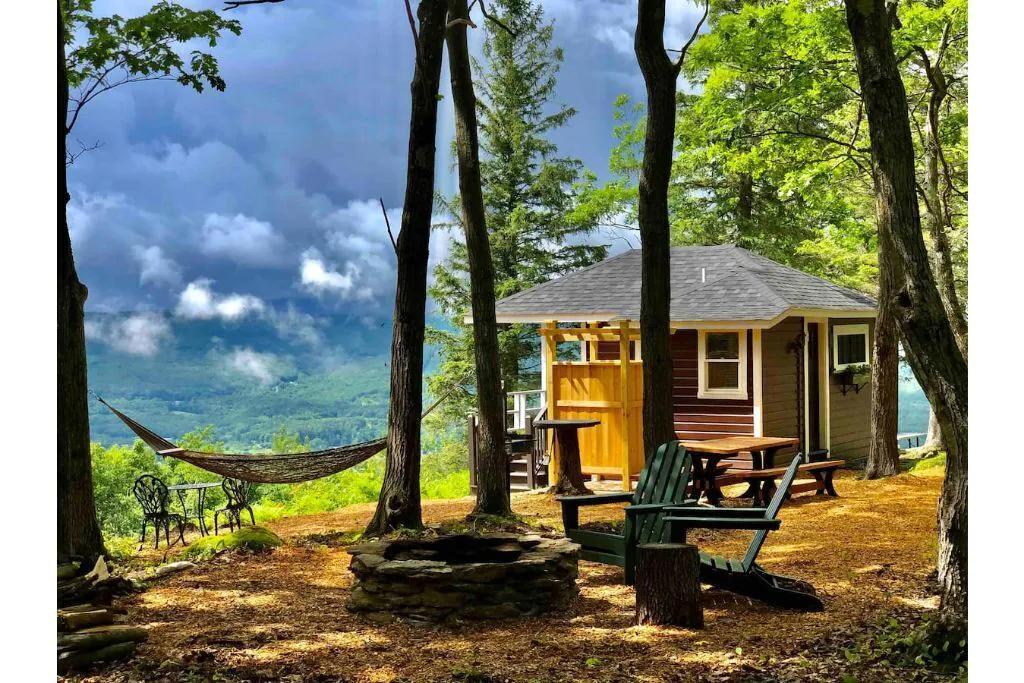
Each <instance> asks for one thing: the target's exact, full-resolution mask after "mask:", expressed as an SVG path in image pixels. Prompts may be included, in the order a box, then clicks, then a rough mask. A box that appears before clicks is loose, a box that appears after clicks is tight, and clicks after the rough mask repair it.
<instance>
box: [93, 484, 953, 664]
mask: <svg viewBox="0 0 1024 683" xmlns="http://www.w3.org/2000/svg"><path fill="white" fill-rule="evenodd" d="M941 475H942V472H941V470H935V471H927V472H925V473H922V474H909V473H905V474H901V475H899V476H897V477H894V478H891V479H887V480H881V481H861V480H857V479H855V478H853V476H852V475H850V474H844V475H840V477H839V478H837V484H836V487H837V489H838V490H839V493H840V495H841V496H842V497H840V498H835V499H833V498H818V497H807V496H798V497H795V498H794V499H793V500H792V501H790V502H789V503H787V504H786V505H785V506H784V507H783V509H782V512H781V514H780V516H781V518H782V520H783V522H782V528H781V529H780V530H779V531H777V532H773V533H772V534H770V535H769V537H768V541H767V543H766V544H765V546H764V548H763V549H762V551H761V555H760V558H759V562H760V563H761V564H762V565H763V566H764V567H765V568H766V569H768V570H769V571H773V572H777V573H781V574H786V575H789V576H794V577H798V578H801V579H804V580H806V581H809V582H810V583H812V584H813V585H814V586H815V587H816V588H817V590H818V593H819V595H821V596H822V598H823V600H824V602H825V605H826V609H825V611H824V612H823V613H818V614H803V613H798V612H789V611H785V610H779V609H774V608H771V607H768V606H765V605H762V604H759V603H757V602H754V601H750V600H748V599H746V598H742V597H737V596H733V595H731V594H729V593H725V592H722V591H718V590H710V589H709V590H707V591H706V592H705V594H704V605H705V611H704V614H705V624H706V627H705V628H704V629H703V630H699V631H696V630H687V629H677V628H664V627H638V626H634V625H633V624H632V621H633V610H634V601H635V596H634V593H633V590H632V589H631V588H629V587H626V586H623V585H622V584H621V578H622V570H621V569H617V568H614V567H606V566H603V565H598V564H594V563H590V562H580V578H579V586H580V591H581V594H580V597H579V599H578V600H577V601H576V602H575V604H573V605H572V607H571V608H570V609H568V610H567V611H565V612H562V613H558V614H553V615H548V616H543V617H537V618H530V619H522V620H512V621H501V622H485V623H477V624H469V625H466V626H463V627H458V628H456V629H441V630H431V629H424V628H418V627H411V626H406V625H403V624H393V625H386V626H381V625H376V624H371V623H369V622H367V621H365V620H364V619H361V618H359V617H357V616H354V615H352V614H349V613H348V612H347V611H346V610H345V607H344V604H345V600H346V598H347V597H348V593H349V590H350V588H351V585H352V575H351V574H350V573H349V571H348V560H349V558H348V555H347V553H346V552H345V550H344V547H341V545H340V544H339V543H331V542H330V539H331V538H336V537H342V534H341V533H335V532H351V531H358V530H361V529H362V528H363V527H364V526H365V524H366V523H367V521H368V520H369V519H370V517H371V515H372V513H373V505H369V504H368V505H357V506H352V507H349V508H346V509H344V510H341V511H338V512H335V513H329V514H322V515H313V516H307V517H295V518H290V519H283V520H279V521H277V522H274V523H271V524H268V525H267V526H269V527H270V528H272V529H273V530H274V531H275V532H277V533H278V534H279V535H280V536H281V537H282V538H284V539H286V541H287V542H286V545H285V546H284V547H281V548H278V549H275V550H274V551H272V552H268V553H261V554H225V555H222V556H220V557H217V558H215V559H213V560H210V561H208V562H205V563H202V564H200V565H199V566H197V567H195V568H193V569H191V570H188V571H185V572H183V573H181V574H178V575H174V576H172V577H170V578H168V579H165V580H162V581H161V582H159V583H157V584H156V585H154V586H152V587H151V588H150V589H149V590H147V591H145V592H143V593H140V594H137V595H134V596H131V597H129V598H126V599H124V600H123V601H122V604H123V605H124V606H125V607H126V608H127V610H128V615H127V620H128V622H129V623H132V624H137V625H143V626H145V627H146V628H148V629H149V632H150V637H149V641H148V642H147V643H145V644H144V645H142V646H141V647H140V648H139V649H138V651H137V655H136V656H135V658H134V659H133V660H131V661H129V662H122V663H119V664H114V665H111V666H108V667H106V668H105V669H104V670H103V671H102V672H97V673H93V674H91V675H90V674H88V673H87V674H86V675H85V676H84V677H83V676H78V677H76V678H75V680H83V681H85V680H89V681H101V680H102V681H133V680H153V681H186V680H188V681H191V680H226V681H242V680H252V681H268V680H286V681H335V680H337V681H360V682H362V681H367V682H369V681H480V682H483V681H506V680H512V681H620V680H635V681H689V680H697V679H702V680H765V681H767V680H794V681H795V680H833V681H834V680H843V677H844V676H848V675H849V676H852V677H853V679H855V680H859V681H867V680H908V679H910V678H914V679H915V680H923V679H929V680H930V679H931V678H934V677H933V676H931V675H930V674H928V673H927V672H896V673H891V671H890V673H886V672H884V671H878V670H866V669H860V670H858V669H857V668H856V667H855V666H854V665H853V664H851V663H850V662H848V661H846V660H845V659H844V658H843V648H844V647H846V646H848V645H849V644H850V643H852V642H853V640H852V639H853V637H854V635H855V634H856V633H859V632H863V630H864V629H865V628H867V627H868V625H869V624H871V623H873V622H875V621H877V620H878V619H879V618H881V617H883V616H887V615H891V614H893V613H898V612H902V613H907V612H911V613H917V612H921V611H925V610H930V609H934V608H935V606H936V605H937V600H936V598H935V596H934V595H933V593H932V588H933V584H934V577H933V574H934V567H935V561H936V528H935V512H936V501H937V499H938V494H939V490H940V486H941V481H942V480H941ZM727 492H728V489H727ZM513 507H514V509H515V512H516V513H518V514H519V515H521V516H522V517H523V518H524V519H525V520H527V522H528V523H529V524H531V525H532V526H535V527H536V526H539V527H547V528H549V529H550V530H552V532H554V533H558V532H560V530H561V525H560V518H559V510H558V506H557V504H556V503H555V502H554V500H553V498H552V497H551V496H548V495H546V494H536V493H533V494H517V495H516V496H515V497H514V500H513ZM471 508H472V499H470V498H464V499H459V500H451V501H428V502H425V503H424V505H423V512H424V518H425V522H426V523H428V524H439V523H443V522H453V521H457V520H461V519H462V518H464V517H465V515H466V514H467V513H468V512H469V511H470V509H471ZM616 512H617V511H616V510H615V509H614V507H612V506H609V507H608V508H604V509H602V510H597V509H595V508H590V509H587V510H586V511H585V513H584V518H583V521H592V522H601V521H610V520H615V519H616V518H617V517H618V518H621V513H618V514H617V515H616ZM332 534H333V535H332ZM311 537H312V539H314V540H312V541H311V540H310V539H311ZM749 538H750V536H749V533H742V532H715V533H713V534H712V533H707V534H705V535H703V536H696V537H695V538H694V539H693V540H694V541H695V542H696V543H697V544H698V545H699V546H701V549H702V550H707V551H711V552H714V553H717V554H724V555H727V556H734V557H740V556H741V555H742V553H743V552H744V550H745V548H746V545H747V543H748V541H749ZM161 554H162V551H161ZM851 667H853V668H851ZM851 671H852V674H851V673H850V672H851Z"/></svg>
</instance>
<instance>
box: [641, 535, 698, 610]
mask: <svg viewBox="0 0 1024 683" xmlns="http://www.w3.org/2000/svg"><path fill="white" fill-rule="evenodd" d="M635 585H636V623H637V624H638V625H641V626H645V625H650V626H661V625H673V626H684V627H686V628H704V608H703V607H702V606H701V601H700V555H699V554H698V552H697V546H695V545H689V544H686V543H652V544H649V545H641V546H637V549H636V584H635Z"/></svg>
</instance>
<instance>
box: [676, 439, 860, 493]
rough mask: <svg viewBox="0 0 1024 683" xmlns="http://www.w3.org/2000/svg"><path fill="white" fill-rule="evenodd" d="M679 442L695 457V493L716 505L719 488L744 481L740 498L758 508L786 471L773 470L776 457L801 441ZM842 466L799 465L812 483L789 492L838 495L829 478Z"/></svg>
mask: <svg viewBox="0 0 1024 683" xmlns="http://www.w3.org/2000/svg"><path fill="white" fill-rule="evenodd" d="M680 443H682V444H683V445H684V446H686V449H687V451H688V452H689V453H691V455H692V456H693V458H694V489H695V492H697V491H700V492H702V493H704V495H705V496H707V499H708V502H710V503H711V504H712V505H718V504H719V503H720V502H721V500H722V492H721V487H722V486H727V485H729V484H736V483H741V482H746V483H747V484H748V487H747V490H746V491H744V492H743V493H742V494H741V496H740V497H742V498H752V499H753V505H755V506H761V505H764V504H765V502H766V501H768V500H770V499H771V497H772V495H773V494H774V492H775V480H776V479H777V478H779V477H781V476H782V475H783V474H785V472H786V468H784V467H775V454H776V453H777V452H779V451H780V450H782V449H784V448H787V447H791V446H797V445H799V443H800V440H799V439H797V438H793V437H774V436H730V437H725V438H721V439H708V440H705V441H694V440H687V441H682V442H680ZM698 463H699V465H698ZM844 464H845V462H844V461H843V460H821V461H817V462H809V463H801V464H800V466H799V469H798V471H799V472H809V473H810V474H811V476H812V477H814V481H810V482H803V483H799V484H794V485H793V487H792V489H791V493H800V492H803V491H810V490H814V491H816V492H817V493H827V494H828V495H830V496H837V495H838V494H837V493H836V490H835V487H834V486H833V485H832V477H833V475H834V474H835V471H836V470H837V469H839V468H840V467H842V466H843V465H844Z"/></svg>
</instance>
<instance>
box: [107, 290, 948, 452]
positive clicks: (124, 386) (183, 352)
mask: <svg viewBox="0 0 1024 683" xmlns="http://www.w3.org/2000/svg"><path fill="white" fill-rule="evenodd" d="M282 310H288V313H287V315H283V316H278V317H276V318H274V319H266V318H254V319H247V320H242V321H238V322H224V321H221V320H179V319H175V318H172V317H170V316H166V315H163V314H152V315H151V316H150V317H149V318H146V317H145V316H143V317H141V318H140V316H139V314H92V313H90V314H89V315H88V316H87V325H88V328H89V334H88V337H89V339H88V352H89V386H90V388H91V389H92V391H94V392H95V393H97V394H99V395H100V396H102V397H103V398H104V399H106V400H107V401H109V402H110V403H111V404H112V405H114V406H116V407H117V408H119V409H121V410H123V411H124V412H126V413H128V414H129V415H131V416H133V417H135V418H136V419H138V420H139V421H140V422H143V423H144V424H146V425H147V426H148V427H150V428H152V429H153V430H155V431H156V432H158V433H160V434H162V435H164V436H166V437H168V438H170V439H172V440H173V439H175V438H177V437H179V436H180V435H181V434H183V433H185V432H188V431H191V430H193V429H196V428H199V427H203V426H205V425H207V424H212V425H214V426H215V429H216V431H215V437H216V438H217V440H219V441H224V442H225V444H226V445H227V446H228V447H229V448H230V449H233V450H234V449H243V448H247V449H253V448H266V447H268V446H269V444H270V441H271V435H272V434H273V433H274V432H275V431H277V430H278V429H279V428H280V427H281V426H282V425H285V426H287V427H288V429H289V430H291V431H297V432H299V433H300V434H301V435H302V437H303V438H308V439H309V440H310V443H311V444H312V446H313V447H314V448H317V447H328V446H334V445H339V444H344V443H351V442H356V441H362V440H366V439H371V438H374V437H377V436H380V435H383V434H384V433H385V431H386V426H387V401H388V379H389V370H388V363H389V353H390V348H391V324H390V320H386V321H383V320H379V319H378V320H372V319H367V318H356V317H352V316H346V315H337V316H331V317H320V318H314V317H312V316H310V315H307V314H304V313H302V312H301V311H297V310H295V309H294V308H288V309H282ZM147 321H148V322H147ZM432 322H433V324H440V322H441V321H439V320H434V321H432ZM147 324H149V325H151V326H156V329H145V327H144V326H145V325H147ZM140 326H141V327H140ZM147 334H148V335H149V336H148V337H147V336H145V335H147ZM132 335H135V336H132ZM140 335H141V338H140ZM147 341H148V342H152V343H153V344H155V346H147V345H146V343H145V342H147ZM437 362H438V359H437V354H436V351H435V350H433V349H428V351H427V353H426V365H427V368H426V373H429V372H431V371H432V370H433V369H434V367H436V365H437ZM901 375H902V376H903V378H904V379H903V380H902V381H901V383H900V419H899V430H900V431H901V432H923V431H925V430H926V429H927V426H928V403H927V401H926V400H925V398H924V395H923V393H922V392H921V390H920V387H918V386H917V383H916V382H915V381H914V379H913V376H912V375H911V373H910V372H909V370H907V369H906V368H904V371H903V372H902V373H901ZM90 425H91V429H92V439H93V441H98V442H100V443H103V444H105V445H109V444H112V443H129V442H131V441H132V440H133V438H134V437H133V435H132V434H131V432H130V431H128V429H127V428H126V427H125V426H124V425H123V424H121V422H120V421H119V420H117V418H115V417H114V416H113V415H112V414H111V413H110V412H109V411H108V410H107V409H106V408H104V407H103V406H102V405H101V404H100V403H98V402H97V401H91V402H90Z"/></svg>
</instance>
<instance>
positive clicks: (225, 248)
mask: <svg viewBox="0 0 1024 683" xmlns="http://www.w3.org/2000/svg"><path fill="white" fill-rule="evenodd" d="M287 247H288V243H287V242H286V241H285V239H284V238H283V237H281V235H279V234H278V233H277V231H275V230H274V226H273V225H271V224H270V223H267V222H265V221H260V220H256V219H255V218H251V217H249V216H246V215H244V214H241V213H239V214H236V215H234V216H225V215H222V214H219V213H208V214H206V217H205V219H204V221H203V235H202V239H201V240H200V242H199V251H200V252H202V253H203V254H205V255H207V256H213V257H217V258H222V259H225V260H228V261H233V262H235V263H238V264H241V265H245V266H278V265H282V264H283V263H286V262H287V251H288V250H287Z"/></svg>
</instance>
